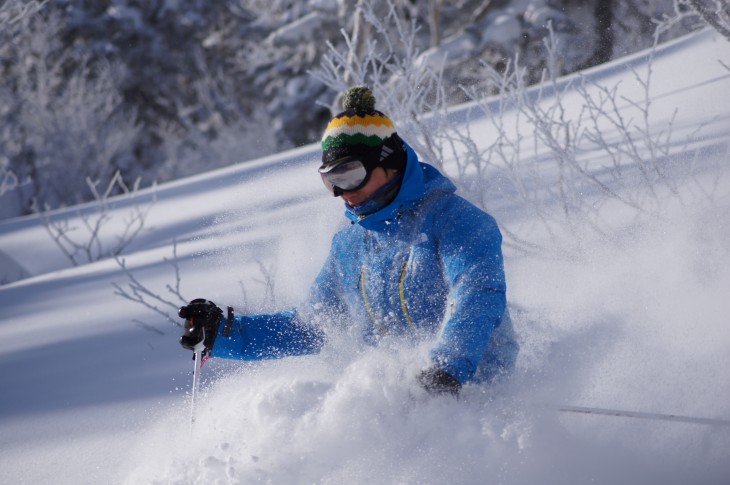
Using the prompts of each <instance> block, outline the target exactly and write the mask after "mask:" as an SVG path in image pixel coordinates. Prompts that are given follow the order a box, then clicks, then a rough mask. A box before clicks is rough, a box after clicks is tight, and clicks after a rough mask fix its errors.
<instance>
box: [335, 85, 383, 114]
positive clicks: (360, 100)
mask: <svg viewBox="0 0 730 485" xmlns="http://www.w3.org/2000/svg"><path fill="white" fill-rule="evenodd" d="M342 108H343V109H345V110H348V109H354V110H357V111H374V110H375V96H374V95H373V92H372V91H371V90H370V88H369V87H367V86H354V87H351V88H350V89H348V90H347V91H345V95H344V96H343V98H342Z"/></svg>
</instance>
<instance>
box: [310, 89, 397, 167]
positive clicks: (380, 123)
mask: <svg viewBox="0 0 730 485" xmlns="http://www.w3.org/2000/svg"><path fill="white" fill-rule="evenodd" d="M342 108H343V109H344V111H343V112H341V113H340V114H338V115H337V116H335V117H334V118H332V120H331V121H330V122H329V124H328V125H327V128H326V129H325V131H324V135H322V163H325V164H326V163H331V162H334V161H335V160H338V159H340V158H342V157H347V156H351V155H365V154H367V153H370V152H372V151H374V150H376V149H377V148H379V147H383V145H386V144H387V146H386V148H384V149H383V150H382V154H381V157H380V162H379V163H378V165H380V166H382V167H387V168H396V169H398V170H403V169H404V168H405V160H406V154H405V149H404V148H403V143H402V142H401V141H400V138H399V137H398V134H397V133H396V131H395V125H393V122H392V121H391V120H390V118H388V117H387V116H385V115H384V114H383V113H381V112H380V111H378V110H376V109H375V96H373V92H372V91H371V90H370V89H369V88H368V87H366V86H355V87H352V88H350V89H348V90H347V91H346V92H345V94H344V97H343V98H342Z"/></svg>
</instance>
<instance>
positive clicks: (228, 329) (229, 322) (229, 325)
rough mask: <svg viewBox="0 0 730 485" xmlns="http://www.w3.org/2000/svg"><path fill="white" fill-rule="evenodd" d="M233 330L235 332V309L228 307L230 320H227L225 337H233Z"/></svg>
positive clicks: (224, 328)
mask: <svg viewBox="0 0 730 485" xmlns="http://www.w3.org/2000/svg"><path fill="white" fill-rule="evenodd" d="M231 330H233V307H232V306H229V307H228V318H227V319H226V326H225V327H223V336H224V337H228V336H230V335H231Z"/></svg>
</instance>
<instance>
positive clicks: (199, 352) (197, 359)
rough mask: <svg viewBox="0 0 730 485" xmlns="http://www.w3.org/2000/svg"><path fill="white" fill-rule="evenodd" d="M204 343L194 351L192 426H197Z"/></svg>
mask: <svg viewBox="0 0 730 485" xmlns="http://www.w3.org/2000/svg"><path fill="white" fill-rule="evenodd" d="M203 348H204V346H203V342H202V341H201V342H200V343H198V344H197V345H196V346H195V348H194V349H193V352H194V356H193V389H192V393H191V395H192V399H191V402H190V426H191V428H192V426H193V425H194V424H195V400H196V398H197V395H198V389H199V388H200V372H201V370H202V368H203Z"/></svg>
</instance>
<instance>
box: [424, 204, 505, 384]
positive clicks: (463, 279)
mask: <svg viewBox="0 0 730 485" xmlns="http://www.w3.org/2000/svg"><path fill="white" fill-rule="evenodd" d="M461 202H462V203H463V204H459V203H452V206H451V208H450V209H451V210H450V211H447V212H446V214H444V219H443V220H448V222H447V223H445V224H444V226H443V229H442V232H441V235H440V238H439V248H440V254H441V258H442V262H443V267H444V271H445V275H446V278H447V279H448V283H449V286H450V292H449V305H450V315H449V316H448V318H447V320H446V321H445V323H444V324H443V328H442V329H441V333H440V336H439V339H438V342H437V344H436V347H435V348H434V349H433V350H432V352H431V357H432V359H433V360H434V361H435V362H436V365H437V367H439V368H441V369H442V370H445V371H446V372H448V373H449V374H451V375H453V376H454V377H455V378H456V379H458V380H459V381H460V382H462V383H464V382H466V381H468V380H469V379H471V378H472V376H473V375H474V373H475V371H476V369H477V366H478V365H479V361H480V360H481V358H482V357H483V356H484V354H485V350H486V349H487V346H488V345H489V341H490V338H491V336H492V333H493V331H494V329H495V328H497V327H498V326H499V325H500V323H501V321H502V316H503V315H504V312H505V308H506V304H507V301H506V285H505V277H504V265H503V258H502V248H501V245H502V235H501V233H500V232H499V228H498V226H497V223H496V221H495V220H494V218H492V217H491V216H490V215H488V214H486V213H485V212H483V211H481V210H479V209H477V208H476V207H474V206H472V205H471V204H468V203H466V202H465V201H463V200H462V201H461ZM464 204H466V205H467V207H459V205H464ZM455 208H456V209H458V211H459V215H458V216H454V217H451V216H450V215H449V214H454V212H453V211H454V209H455Z"/></svg>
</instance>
